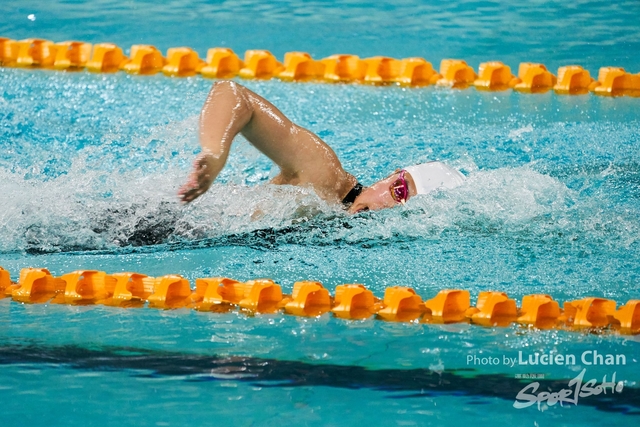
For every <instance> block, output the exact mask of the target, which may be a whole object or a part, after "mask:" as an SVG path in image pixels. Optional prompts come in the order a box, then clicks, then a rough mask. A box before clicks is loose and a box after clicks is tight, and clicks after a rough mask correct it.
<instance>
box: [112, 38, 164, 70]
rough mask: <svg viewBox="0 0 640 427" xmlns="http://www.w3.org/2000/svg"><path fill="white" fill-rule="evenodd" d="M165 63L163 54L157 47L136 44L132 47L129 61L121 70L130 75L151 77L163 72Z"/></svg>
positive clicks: (124, 63) (123, 64)
mask: <svg viewBox="0 0 640 427" xmlns="http://www.w3.org/2000/svg"><path fill="white" fill-rule="evenodd" d="M165 62H166V60H165V59H164V57H163V56H162V53H160V51H159V50H158V49H157V48H156V47H155V46H151V45H147V44H136V45H133V46H131V53H130V55H129V59H128V60H126V61H124V62H123V63H122V64H121V65H120V68H121V69H122V70H123V71H126V72H127V73H130V74H142V75H149V74H156V73H158V72H160V71H162V67H164V65H165Z"/></svg>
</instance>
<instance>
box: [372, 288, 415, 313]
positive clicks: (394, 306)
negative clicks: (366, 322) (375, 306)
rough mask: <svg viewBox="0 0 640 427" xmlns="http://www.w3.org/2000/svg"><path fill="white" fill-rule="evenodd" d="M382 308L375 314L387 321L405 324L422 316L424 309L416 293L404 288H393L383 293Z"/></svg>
mask: <svg viewBox="0 0 640 427" xmlns="http://www.w3.org/2000/svg"><path fill="white" fill-rule="evenodd" d="M382 304H383V308H382V309H380V310H378V312H377V313H376V314H377V315H378V317H380V318H381V319H384V320H389V321H398V322H407V321H411V320H415V319H417V318H418V317H420V316H421V315H422V313H423V312H424V310H425V307H424V305H423V303H422V298H420V297H419V296H418V295H416V291H414V290H413V289H411V288H407V287H404V286H393V287H391V288H387V289H385V291H384V299H383V301H382Z"/></svg>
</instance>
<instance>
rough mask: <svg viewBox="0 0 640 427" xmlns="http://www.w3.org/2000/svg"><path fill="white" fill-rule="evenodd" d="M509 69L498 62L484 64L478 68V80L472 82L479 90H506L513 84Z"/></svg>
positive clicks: (513, 77) (513, 78) (513, 79)
mask: <svg viewBox="0 0 640 427" xmlns="http://www.w3.org/2000/svg"><path fill="white" fill-rule="evenodd" d="M515 79H516V77H515V76H514V75H513V74H511V68H510V67H509V66H508V65H504V64H503V63H502V62H500V61H491V62H484V63H482V64H480V67H479V68H478V78H477V79H476V80H475V81H474V82H473V85H474V86H475V87H476V89H480V90H491V91H497V90H506V89H509V88H510V87H511V86H512V85H514V84H515Z"/></svg>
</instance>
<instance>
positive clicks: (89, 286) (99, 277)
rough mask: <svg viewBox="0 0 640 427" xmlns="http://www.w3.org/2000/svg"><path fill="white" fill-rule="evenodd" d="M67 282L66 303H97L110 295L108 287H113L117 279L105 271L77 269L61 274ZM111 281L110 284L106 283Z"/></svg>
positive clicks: (61, 277) (65, 290)
mask: <svg viewBox="0 0 640 427" xmlns="http://www.w3.org/2000/svg"><path fill="white" fill-rule="evenodd" d="M60 279H62V280H63V281H64V282H65V289H64V302H65V303H66V304H96V303H99V302H101V301H102V300H104V299H106V298H107V297H109V296H110V295H109V294H108V293H107V288H111V289H113V288H114V287H115V284H116V279H114V278H113V277H111V276H109V275H107V273H105V272H104V271H96V270H77V271H74V272H71V273H67V274H65V275H62V276H60ZM107 282H109V285H107V284H106V283H107Z"/></svg>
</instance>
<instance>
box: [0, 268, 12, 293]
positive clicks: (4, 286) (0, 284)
mask: <svg viewBox="0 0 640 427" xmlns="http://www.w3.org/2000/svg"><path fill="white" fill-rule="evenodd" d="M11 286H13V282H12V281H11V274H10V273H9V272H8V271H7V270H5V269H4V268H2V267H0V299H2V298H5V297H7V296H10V294H9V295H7V294H6V291H7V290H8V289H9V288H10V287H11Z"/></svg>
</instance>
